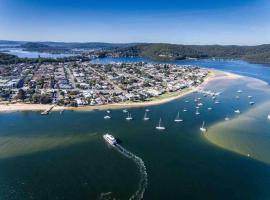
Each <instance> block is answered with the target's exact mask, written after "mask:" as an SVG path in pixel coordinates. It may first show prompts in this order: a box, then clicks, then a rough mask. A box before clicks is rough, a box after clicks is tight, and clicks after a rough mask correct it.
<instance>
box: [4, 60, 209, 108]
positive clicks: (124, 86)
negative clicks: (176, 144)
mask: <svg viewBox="0 0 270 200" xmlns="http://www.w3.org/2000/svg"><path fill="white" fill-rule="evenodd" d="M208 73H209V71H208V70H206V69H202V68H199V67H195V66H190V65H176V64H150V63H143V62H141V63H114V64H92V63H90V62H85V61H77V62H61V63H17V64H8V65H2V66H1V67H0V101H1V102H2V103H16V102H24V103H33V104H40V103H41V104H56V105H61V106H72V107H76V106H84V105H92V106H94V105H104V104H112V103H121V102H141V101H151V100H153V99H154V98H155V97H160V96H162V95H164V94H167V93H173V92H180V91H182V90H184V89H186V88H191V87H194V86H198V85H199V84H200V83H202V82H203V80H204V78H205V77H206V76H207V75H208Z"/></svg>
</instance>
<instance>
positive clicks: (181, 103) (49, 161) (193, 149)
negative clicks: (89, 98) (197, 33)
mask: <svg viewBox="0 0 270 200" xmlns="http://www.w3.org/2000/svg"><path fill="white" fill-rule="evenodd" d="M209 62H210V61H209ZM242 64H243V65H245V64H244V63H242ZM215 65H217V66H218V62H215ZM223 65H225V64H223ZM230 65H232V64H230ZM230 65H229V64H228V70H231V68H230ZM223 67H224V66H223ZM238 67H240V66H238ZM242 67H243V68H244V66H242ZM257 67H261V68H262V69H263V70H266V71H265V72H263V74H264V75H265V76H267V73H269V72H268V68H267V67H265V66H260V65H258V66H257ZM262 69H258V70H262ZM252 73H254V72H252ZM255 74H256V73H255ZM207 88H209V89H213V90H215V91H221V92H222V94H221V96H220V97H219V98H218V100H219V101H220V102H221V103H220V104H214V103H213V100H212V99H211V98H210V97H202V95H201V94H199V93H193V94H190V95H188V96H185V97H184V98H181V99H177V100H175V101H172V102H169V103H166V104H162V105H157V106H151V107H148V108H149V109H150V112H149V116H150V118H151V120H150V121H143V120H142V117H143V115H144V110H145V108H133V109H129V110H130V112H131V113H132V115H133V117H134V120H133V121H130V122H127V121H126V120H125V117H126V114H125V113H123V112H122V110H112V111H111V113H112V119H111V120H104V119H103V116H104V114H105V112H104V111H93V112H72V111H65V112H64V113H63V114H62V115H60V114H59V113H58V112H54V113H51V114H50V115H48V116H41V115H40V114H39V113H35V112H14V113H1V114H0V199H1V200H2V199H4V200H6V199H16V200H17V199H18V200H21V199H22V200H24V199H129V198H130V197H131V196H132V195H133V194H134V193H135V192H136V191H137V190H138V187H140V186H141V185H140V178H141V171H139V168H138V164H136V163H135V162H134V160H133V159H130V158H128V157H126V156H124V155H123V154H121V153H119V152H118V151H116V150H115V149H113V148H110V147H109V146H108V145H107V144H106V143H105V142H104V141H103V139H102V134H104V133H106V132H110V133H112V134H113V135H114V136H116V137H117V138H119V139H120V140H121V141H122V143H121V146H123V147H124V148H125V149H127V150H128V151H129V152H132V154H135V155H136V156H138V157H139V158H141V159H142V160H143V162H144V165H145V168H146V171H147V188H146V190H145V193H144V199H269V198H270V191H269V189H268V187H269V184H270V166H269V164H268V162H267V159H268V154H267V152H268V150H267V146H269V145H270V141H269V140H268V137H269V136H268V133H270V123H269V122H268V121H267V120H266V116H265V114H266V113H267V110H270V109H269V104H267V101H268V99H269V92H268V88H269V86H268V85H267V84H265V83H263V82H260V81H257V80H254V79H240V80H233V79H232V80H216V81H214V82H212V83H211V82H210V84H209V85H207ZM238 89H241V90H243V93H241V94H239V95H240V99H239V100H236V99H235V95H236V91H237V90H238ZM248 95H252V96H253V97H254V99H253V100H254V101H255V102H256V104H255V105H254V106H250V105H249V99H248V98H247V96H248ZM196 97H201V98H202V102H203V104H204V105H203V106H202V108H201V109H200V113H201V114H200V115H199V116H196V115H195V102H194V98H196ZM185 100H189V102H188V103H186V102H185ZM209 106H211V107H213V110H212V111H208V109H207V107H209ZM261 107H263V108H261ZM183 108H186V109H187V110H188V111H187V112H185V113H184V112H182V109H183ZM236 108H237V109H240V110H241V112H242V114H240V115H239V116H237V115H236V114H235V113H234V110H235V109H236ZM260 109H262V110H263V111H264V112H262V111H260ZM252 110H259V111H258V112H257V111H252ZM178 111H180V116H181V117H182V118H183V119H184V122H182V123H175V122H174V121H173V120H174V118H175V116H176V114H177V112H178ZM248 112H252V113H251V115H252V116H253V118H255V119H256V120H255V124H252V123H254V121H252V123H251V122H250V121H247V123H246V122H245V120H241V116H246V113H248ZM227 115H228V116H229V117H230V118H231V121H229V122H227V123H233V122H234V121H235V120H237V119H238V118H240V120H241V123H240V122H237V121H236V122H237V123H236V125H237V124H241V125H240V126H241V127H239V128H234V127H235V124H234V123H233V124H231V125H228V126H227V125H225V126H222V128H216V126H218V124H220V123H222V122H223V121H224V117H226V116H227ZM247 116H248V115H247ZM160 117H162V120H163V123H164V125H165V126H166V130H165V131H162V132H160V131H157V130H155V128H154V127H155V126H156V124H157V122H158V120H159V118H160ZM244 119H245V118H244ZM202 121H205V123H206V127H207V128H208V129H209V130H208V132H207V134H208V133H209V135H210V134H211V135H212V136H213V137H211V138H210V137H205V136H204V135H202V134H201V132H200V131H199V127H200V126H201V124H202ZM248 125H249V126H248ZM224 127H225V128H230V129H228V131H224ZM236 127H237V126H236ZM245 127H247V129H248V131H246V130H247V129H246V128H245ZM260 128H261V129H262V130H263V131H259V130H260ZM268 130H269V131H268ZM223 132H225V133H227V132H229V133H230V134H231V135H236V137H230V138H233V140H231V141H234V143H232V142H227V143H217V142H216V143H215V141H214V140H212V139H213V138H215V137H217V136H218V137H222V138H223V139H222V140H221V141H226V140H229V139H228V137H226V135H225V136H224V134H220V136H219V135H217V134H219V133H223ZM247 132H248V134H247ZM251 134H252V137H246V135H251ZM256 134H258V136H256ZM241 135H244V137H241ZM207 136H208V135H207ZM243 138H245V140H243ZM249 138H251V139H249ZM262 138H263V139H262ZM219 141H220V140H219ZM237 141H238V142H237ZM239 141H240V142H239ZM243 141H245V142H243ZM260 141H263V143H262V145H263V147H264V148H257V147H260ZM245 144H248V147H249V146H250V145H251V144H256V145H254V146H252V148H248V149H249V151H252V152H256V154H258V155H260V158H262V157H263V159H258V157H254V156H253V153H251V155H252V156H250V157H247V156H246V155H244V154H241V153H239V152H236V151H235V149H233V148H232V147H231V145H237V146H239V148H240V150H242V151H243V149H246V147H247V145H245ZM239 148H237V149H239Z"/></svg>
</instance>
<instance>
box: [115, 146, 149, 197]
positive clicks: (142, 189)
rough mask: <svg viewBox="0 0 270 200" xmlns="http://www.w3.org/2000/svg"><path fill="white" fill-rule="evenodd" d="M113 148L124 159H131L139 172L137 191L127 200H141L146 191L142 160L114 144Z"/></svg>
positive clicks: (144, 169) (145, 173) (145, 174)
mask: <svg viewBox="0 0 270 200" xmlns="http://www.w3.org/2000/svg"><path fill="white" fill-rule="evenodd" d="M115 147H116V150H117V151H118V152H119V153H121V154H122V155H124V156H125V157H127V158H129V159H132V160H133V161H134V162H135V163H136V165H137V166H138V168H139V171H140V182H139V187H138V189H137V191H136V192H135V193H134V194H133V195H132V196H131V197H130V198H129V199H130V200H140V199H143V195H144V192H145V190H146V187H147V182H148V180H147V171H146V167H145V165H144V162H143V160H142V159H141V158H140V157H138V156H136V155H134V154H133V153H131V152H130V151H128V150H126V149H125V148H124V147H122V146H121V145H119V144H116V145H115Z"/></svg>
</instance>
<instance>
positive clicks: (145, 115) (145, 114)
mask: <svg viewBox="0 0 270 200" xmlns="http://www.w3.org/2000/svg"><path fill="white" fill-rule="evenodd" d="M149 119H150V118H149V117H148V116H147V111H145V113H144V116H143V120H144V121H147V120H149Z"/></svg>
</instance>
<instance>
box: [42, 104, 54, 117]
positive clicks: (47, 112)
mask: <svg viewBox="0 0 270 200" xmlns="http://www.w3.org/2000/svg"><path fill="white" fill-rule="evenodd" d="M54 106H55V105H53V106H51V107H49V108H48V109H47V110H45V111H43V112H41V113H40V114H41V115H48V114H49V113H50V112H51V111H52V109H53V107H54Z"/></svg>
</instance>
